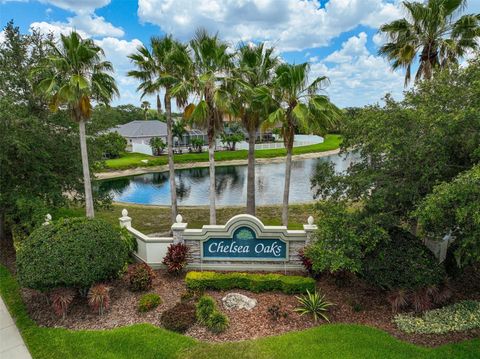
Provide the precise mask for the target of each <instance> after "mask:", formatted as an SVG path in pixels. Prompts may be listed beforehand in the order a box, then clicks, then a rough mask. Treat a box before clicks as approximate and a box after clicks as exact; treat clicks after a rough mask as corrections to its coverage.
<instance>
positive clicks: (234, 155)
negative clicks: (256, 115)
mask: <svg viewBox="0 0 480 359" xmlns="http://www.w3.org/2000/svg"><path fill="white" fill-rule="evenodd" d="M341 142H342V136H340V135H333V134H331V135H326V136H325V141H324V142H323V143H319V144H316V145H309V146H302V147H295V148H294V149H293V154H294V155H301V154H305V153H314V152H325V151H331V150H335V149H337V148H339V147H340V144H341ZM285 155H286V150H285V149H284V148H278V149H269V150H256V151H255V157H256V158H274V157H283V156H285ZM247 157H248V151H247V150H238V151H218V152H215V161H218V162H221V161H232V160H245V159H247ZM174 158H175V159H174V161H175V163H176V164H179V163H193V162H208V153H207V152H202V153H185V154H181V155H175V156H174ZM142 160H148V162H147V163H144V162H142ZM166 164H168V157H167V156H166V155H162V156H159V157H155V156H150V155H145V154H142V153H136V152H129V153H125V154H124V155H123V156H122V157H120V158H115V159H111V160H106V161H105V165H104V168H102V169H101V170H106V171H112V170H115V171H117V170H125V169H131V168H136V167H152V166H163V165H166Z"/></svg>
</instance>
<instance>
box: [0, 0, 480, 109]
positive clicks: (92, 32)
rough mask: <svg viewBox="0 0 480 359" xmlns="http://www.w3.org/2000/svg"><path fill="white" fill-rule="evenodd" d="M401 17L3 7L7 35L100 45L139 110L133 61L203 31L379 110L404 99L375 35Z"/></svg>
mask: <svg viewBox="0 0 480 359" xmlns="http://www.w3.org/2000/svg"><path fill="white" fill-rule="evenodd" d="M467 12H475V13H478V12H480V0H470V3H469V5H468V8H467ZM402 16H403V10H402V7H401V4H400V1H398V0H320V1H316V0H138V1H137V0H0V23H1V24H2V27H3V26H4V25H5V24H6V22H7V21H9V20H10V19H13V20H14V21H15V24H16V25H18V26H20V28H21V30H22V31H23V32H28V31H31V29H32V28H38V29H40V30H41V31H44V32H49V31H52V32H54V33H56V34H59V33H67V32H69V31H71V30H72V29H76V30H77V31H78V32H79V33H81V34H82V35H83V36H89V37H92V38H94V39H95V41H96V42H97V43H98V44H99V45H100V46H102V47H103V49H104V50H105V53H106V56H107V58H108V59H109V60H110V61H111V62H112V63H113V64H114V66H115V69H116V74H115V76H116V78H117V81H118V84H119V88H120V93H121V96H120V98H118V99H116V100H115V102H114V104H123V103H133V104H137V105H138V104H139V103H140V95H139V94H138V93H137V92H136V91H135V89H136V85H137V84H136V83H135V81H134V80H132V79H130V78H128V77H127V76H126V72H127V71H128V70H129V69H131V67H132V65H131V64H130V63H129V61H128V59H127V55H128V54H130V53H132V52H133V51H135V48H136V47H137V46H138V45H140V44H142V43H144V44H146V43H148V40H149V38H150V36H152V35H162V34H165V33H171V34H173V36H174V37H176V38H177V39H179V40H182V41H188V40H189V39H190V38H191V37H192V34H193V33H194V32H195V29H196V28H198V27H205V28H206V29H208V30H210V31H212V32H213V31H218V32H219V33H220V36H221V37H222V38H224V39H225V40H226V41H228V42H229V43H230V44H231V45H232V46H235V44H236V43H238V42H239V41H254V42H256V41H266V42H267V43H269V44H271V45H273V46H275V47H276V49H277V50H278V52H279V54H280V56H281V57H282V58H283V59H284V60H285V61H288V62H295V63H301V62H306V61H308V62H309V63H310V64H311V75H312V77H313V76H320V75H326V76H328V77H329V79H330V86H329V87H328V88H327V94H328V95H330V97H331V98H332V100H333V101H334V102H335V103H336V104H337V105H338V106H341V107H346V106H363V105H366V104H372V103H376V102H379V101H381V98H382V97H383V96H384V95H385V93H387V92H390V93H392V94H393V96H394V97H396V98H401V97H402V91H403V73H402V72H392V71H391V70H390V68H389V66H388V63H387V62H386V61H385V60H384V59H383V58H381V57H379V56H377V49H378V46H379V45H381V43H382V41H383V38H382V37H381V36H380V35H379V34H378V33H377V30H378V27H379V26H380V25H381V24H383V23H386V22H389V21H391V20H393V19H396V18H399V17H402ZM1 38H2V34H1V32H0V41H1Z"/></svg>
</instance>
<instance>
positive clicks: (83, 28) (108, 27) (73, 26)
mask: <svg viewBox="0 0 480 359" xmlns="http://www.w3.org/2000/svg"><path fill="white" fill-rule="evenodd" d="M40 2H42V3H45V4H49V5H54V6H56V7H59V8H61V9H64V10H70V11H72V12H74V13H75V16H72V17H67V19H66V22H61V21H55V22H45V21H42V22H34V23H32V24H31V25H30V29H34V28H36V29H39V30H40V31H42V32H53V33H54V34H56V35H58V34H65V33H69V32H71V31H72V30H76V31H77V32H78V33H79V34H81V35H82V36H88V37H94V36H97V37H99V36H114V37H122V36H123V35H124V34H125V32H124V31H123V30H122V29H121V28H119V27H116V26H114V25H112V24H111V23H110V22H108V21H106V20H105V18H104V17H103V16H98V15H96V14H95V9H97V8H100V7H104V6H106V5H108V4H109V3H110V0H82V1H79V0H40ZM49 10H50V11H51V9H47V15H48V11H49Z"/></svg>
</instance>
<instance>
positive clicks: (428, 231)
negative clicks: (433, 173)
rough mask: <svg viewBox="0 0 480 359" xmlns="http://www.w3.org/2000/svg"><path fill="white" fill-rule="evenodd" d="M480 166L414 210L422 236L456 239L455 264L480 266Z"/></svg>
mask: <svg viewBox="0 0 480 359" xmlns="http://www.w3.org/2000/svg"><path fill="white" fill-rule="evenodd" d="M479 213H480V165H476V166H475V167H473V168H472V169H471V170H468V171H465V172H463V173H461V174H460V175H459V176H457V177H456V178H455V179H454V180H453V181H451V182H445V183H443V184H440V185H438V186H436V187H435V188H434V190H433V192H432V193H431V194H429V195H428V196H427V197H426V198H425V199H424V201H423V202H422V203H421V204H420V206H419V207H418V209H417V210H416V212H415V214H414V216H415V217H416V218H417V219H418V222H419V227H420V232H421V235H422V236H426V237H429V238H436V239H441V238H443V236H444V235H445V234H447V233H451V234H452V235H453V236H454V237H455V245H454V248H453V250H454V253H455V257H456V260H457V263H458V264H460V266H465V265H469V264H474V263H480V218H479V216H478V214H479Z"/></svg>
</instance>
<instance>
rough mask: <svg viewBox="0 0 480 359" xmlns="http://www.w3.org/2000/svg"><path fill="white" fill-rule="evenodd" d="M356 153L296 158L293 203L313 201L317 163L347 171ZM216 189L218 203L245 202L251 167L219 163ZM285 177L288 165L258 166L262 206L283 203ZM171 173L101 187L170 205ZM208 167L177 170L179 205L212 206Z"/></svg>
mask: <svg viewBox="0 0 480 359" xmlns="http://www.w3.org/2000/svg"><path fill="white" fill-rule="evenodd" d="M353 160H354V159H353V156H351V155H350V156H343V157H340V156H339V155H332V156H328V157H323V158H315V159H305V160H299V161H293V164H292V178H291V187H290V203H300V202H308V201H312V200H313V191H312V190H311V188H310V187H311V184H310V178H311V177H312V175H313V174H314V171H315V169H316V167H317V164H318V163H320V162H323V161H331V162H332V163H333V165H334V168H335V170H336V171H338V172H343V171H345V170H346V169H347V168H348V166H349V165H350V163H351V162H352V161H353ZM215 172H216V181H215V192H216V194H217V204H218V205H244V204H245V202H246V196H247V193H246V189H247V166H246V165H243V166H218V167H216V169H215ZM284 177H285V164H284V163H283V162H282V163H269V164H257V166H256V202H257V204H258V205H265V204H281V203H282V196H283V186H284ZM168 178H169V177H168V172H160V173H159V172H155V173H147V174H144V175H138V176H132V177H123V178H116V179H111V180H104V181H100V182H99V185H98V190H99V191H102V192H107V193H110V195H112V197H113V199H114V200H115V201H121V202H130V203H139V204H157V205H169V204H170V183H169V181H168ZM209 182H210V181H209V170H208V168H189V169H182V170H177V171H175V183H176V191H177V198H178V203H179V205H188V206H199V205H202V206H203V205H208V194H209Z"/></svg>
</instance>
